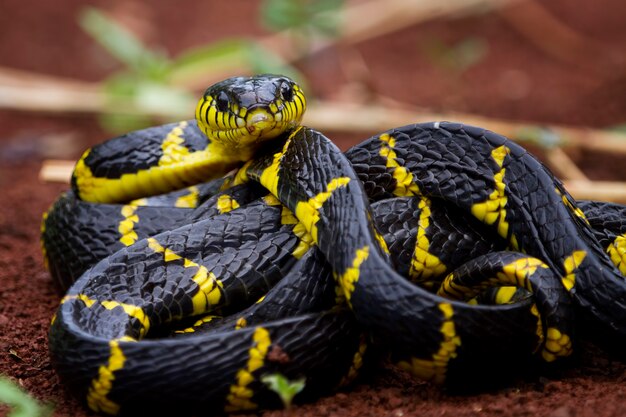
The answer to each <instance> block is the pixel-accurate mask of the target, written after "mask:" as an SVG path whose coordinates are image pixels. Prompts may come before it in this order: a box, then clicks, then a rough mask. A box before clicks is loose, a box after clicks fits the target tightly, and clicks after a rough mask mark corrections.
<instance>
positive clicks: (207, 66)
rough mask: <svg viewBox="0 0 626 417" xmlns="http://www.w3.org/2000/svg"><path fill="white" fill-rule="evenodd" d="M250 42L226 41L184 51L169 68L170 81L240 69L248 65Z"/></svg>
mask: <svg viewBox="0 0 626 417" xmlns="http://www.w3.org/2000/svg"><path fill="white" fill-rule="evenodd" d="M249 50H250V41H248V40H246V39H226V40H223V41H218V42H215V43H212V44H209V45H204V46H201V47H198V48H194V49H190V50H188V51H185V52H184V53H183V54H181V55H180V56H178V57H177V58H176V59H175V60H174V61H173V62H172V64H171V67H170V80H171V81H178V82H180V81H181V80H185V79H195V78H198V76H199V75H201V74H203V73H208V72H222V71H227V70H230V69H234V68H241V67H243V66H245V65H246V64H247V63H248V59H249Z"/></svg>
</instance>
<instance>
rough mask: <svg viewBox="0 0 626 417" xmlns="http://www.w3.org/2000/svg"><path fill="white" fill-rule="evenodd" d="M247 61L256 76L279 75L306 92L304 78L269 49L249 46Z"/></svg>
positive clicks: (256, 45)
mask: <svg viewBox="0 0 626 417" xmlns="http://www.w3.org/2000/svg"><path fill="white" fill-rule="evenodd" d="M248 59H249V62H250V66H251V67H252V72H254V73H256V74H280V75H286V76H287V77H289V78H291V79H293V80H294V81H296V82H297V83H298V84H300V86H301V87H302V88H304V89H305V90H306V87H307V86H306V77H305V76H304V75H303V74H302V73H301V72H300V71H298V70H297V69H296V67H293V66H291V65H288V64H285V62H284V61H283V60H282V59H281V58H280V57H279V56H278V55H276V54H274V53H273V52H272V51H270V50H269V49H266V48H264V47H263V46H262V45H260V44H250V48H249V49H248Z"/></svg>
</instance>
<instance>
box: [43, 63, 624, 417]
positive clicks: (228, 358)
mask: <svg viewBox="0 0 626 417" xmlns="http://www.w3.org/2000/svg"><path fill="white" fill-rule="evenodd" d="M304 108H305V99H304V96H303V94H302V91H301V89H300V88H299V87H298V86H297V85H296V84H295V83H294V82H293V81H291V80H289V79H287V78H285V77H279V76H269V75H264V76H257V77H251V78H234V79H229V80H226V81H223V82H221V83H218V84H216V85H214V86H212V87H210V88H209V89H208V90H207V92H206V93H205V95H204V97H203V98H202V99H201V100H200V103H199V104H198V108H197V112H196V119H197V124H196V122H195V121H188V122H181V123H178V124H172V125H166V126H162V127H156V128H150V129H146V130H144V131H138V132H133V133H131V134H129V135H126V136H124V137H121V138H116V139H113V140H111V141H109V142H106V143H105V144H103V145H100V146H98V147H96V148H94V149H92V150H90V151H87V152H86V153H85V155H83V157H82V158H81V159H80V161H79V162H78V163H77V166H76V170H75V174H74V177H73V191H72V192H70V193H68V194H66V195H64V196H62V197H61V198H60V199H59V200H58V201H57V202H56V203H55V204H54V206H53V207H52V209H51V210H50V211H49V212H48V213H47V214H46V215H45V216H44V223H43V226H42V230H43V233H42V240H43V246H44V253H45V255H46V258H47V261H48V264H49V267H50V270H51V272H52V274H53V276H54V277H55V280H56V281H57V282H58V283H59V285H60V287H62V288H63V289H66V288H68V287H69V289H68V291H67V293H66V295H65V297H64V298H63V300H62V302H61V306H60V307H59V310H58V312H57V313H56V315H55V318H54V319H53V323H52V326H51V329H50V352H51V355H52V358H53V362H54V363H55V366H56V368H57V370H58V372H59V374H60V375H61V377H62V379H63V380H64V381H65V382H66V383H67V385H68V386H70V388H71V389H72V390H73V391H74V392H75V393H76V394H77V395H78V396H79V397H81V398H83V399H85V401H86V403H87V404H88V406H89V407H90V408H91V409H93V410H95V411H99V412H104V413H108V414H117V413H119V412H123V413H132V412H133V411H138V410H141V411H142V412H146V410H150V411H151V412H153V413H165V414H167V413H172V412H177V413H182V412H189V413H199V412H202V413H209V412H216V413H219V412H223V411H227V412H230V411H241V410H251V409H255V408H257V407H274V406H278V405H279V404H280V401H279V399H278V396H276V395H275V393H272V392H271V391H270V390H269V388H268V387H267V386H266V385H265V384H264V383H263V379H264V377H265V376H267V375H276V374H280V375H282V376H283V377H286V378H287V379H290V380H294V379H297V378H300V377H305V378H306V382H305V388H304V390H303V391H302V393H300V394H299V395H298V397H297V398H298V399H300V400H306V399H307V398H313V397H315V396H318V395H320V394H322V393H324V392H328V391H329V390H330V389H333V388H335V387H338V386H343V385H346V384H348V383H350V382H351V381H352V380H353V379H354V378H355V376H356V375H357V374H358V373H359V372H360V371H361V368H362V366H363V363H364V362H366V357H367V354H368V352H369V350H370V348H369V347H368V346H370V344H371V342H372V341H374V342H375V344H376V342H382V343H380V344H382V345H383V346H384V347H385V348H386V349H387V350H388V351H389V352H390V358H391V360H392V361H393V362H395V363H397V364H398V365H399V366H400V367H401V368H403V369H406V370H409V371H411V372H412V373H414V374H415V375H417V376H419V377H421V378H425V379H428V380H432V381H435V382H447V383H450V384H460V385H463V384H464V383H467V382H468V381H477V380H479V379H486V380H489V379H490V378H494V377H495V376H497V374H498V373H501V372H504V370H503V364H505V363H506V364H510V362H511V358H518V359H517V362H518V363H519V364H524V363H528V361H529V360H534V359H532V358H533V357H535V358H540V360H542V361H546V362H553V361H555V360H557V359H560V358H564V357H567V356H568V355H570V354H571V352H572V338H573V337H574V336H575V332H576V331H577V329H578V328H579V326H577V325H576V323H577V322H579V321H581V320H582V321H584V322H589V323H592V324H593V327H594V328H595V329H596V333H597V334H600V335H604V336H606V337H607V338H611V339H612V341H613V343H615V344H618V345H620V346H623V345H624V344H625V343H624V342H626V313H625V311H624V306H626V283H625V282H624V279H623V278H622V276H621V273H620V270H619V269H618V268H619V267H620V266H621V265H622V264H621V254H622V253H624V252H625V251H624V250H623V248H624V244H623V243H622V240H620V239H623V237H622V234H623V233H625V232H626V227H624V225H623V224H622V221H621V218H623V217H621V211H622V210H623V209H622V207H621V206H617V205H610V204H604V205H603V203H591V202H590V203H582V204H580V206H579V203H577V202H576V201H574V199H572V198H571V197H570V196H569V194H567V192H566V191H565V190H564V189H563V187H562V185H561V183H560V182H559V181H558V180H556V179H555V178H554V177H553V176H552V175H551V173H550V172H549V171H548V170H547V169H546V168H545V167H543V166H542V165H541V164H540V163H539V162H537V161H536V160H535V159H534V158H533V157H532V156H531V155H530V154H528V153H527V152H526V151H525V150H524V149H522V148H521V147H519V146H518V145H516V144H515V143H513V142H511V141H509V140H508V139H506V138H504V137H502V136H499V135H497V134H495V133H492V132H489V131H485V130H483V129H479V128H475V127H470V126H464V125H460V124H453V123H426V124H416V125H410V126H405V127H401V128H396V129H392V130H390V131H388V132H385V133H383V134H380V135H377V136H374V137H372V138H370V139H368V140H367V141H365V142H363V143H361V144H360V145H357V146H356V147H354V148H352V149H351V150H349V151H347V152H346V153H345V154H344V153H342V152H340V151H339V150H338V149H337V148H336V147H335V146H334V145H333V144H332V143H331V142H330V141H329V140H328V139H327V138H326V137H325V136H324V135H322V134H321V133H320V132H317V131H315V130H313V129H311V128H308V127H302V126H299V122H300V119H301V117H302V113H303V111H304ZM201 132H203V133H204V134H202V133H201ZM205 135H206V136H205ZM233 168H237V173H236V175H231V176H227V177H224V178H221V179H216V180H212V181H209V180H210V179H211V178H215V177H221V176H223V175H224V173H225V171H228V170H230V169H233ZM198 181H209V182H206V183H205V184H203V185H199V186H195V187H192V188H190V189H186V190H183V191H177V192H174V193H171V194H169V195H166V196H163V197H146V195H147V194H151V193H160V192H166V191H169V190H170V189H174V188H180V187H184V186H186V185H189V184H190V183H193V182H198ZM131 200H132V201H131ZM112 203H117V204H112ZM146 204H151V205H152V206H145V205H146ZM166 206H167V207H166ZM176 206H192V207H193V206H197V207H196V208H188V209H181V208H177V207H176ZM581 207H582V209H581ZM585 212H586V213H587V215H585ZM607 212H610V213H612V216H613V217H610V216H609V217H607ZM599 241H600V242H602V245H604V247H603V246H602V245H601V244H600V243H599ZM507 250H513V251H514V252H509V251H507ZM607 252H608V253H607ZM611 260H613V262H611ZM92 264H95V265H93V266H92ZM615 265H618V266H615ZM403 275H404V276H403ZM405 276H406V277H405ZM74 281H75V282H74ZM493 287H501V289H499V290H498V289H496V290H493V289H491V290H490V288H493ZM530 294H532V297H531V296H530ZM574 313H576V319H577V320H576V321H575V320H574ZM510 369H511V367H507V368H506V370H507V371H510Z"/></svg>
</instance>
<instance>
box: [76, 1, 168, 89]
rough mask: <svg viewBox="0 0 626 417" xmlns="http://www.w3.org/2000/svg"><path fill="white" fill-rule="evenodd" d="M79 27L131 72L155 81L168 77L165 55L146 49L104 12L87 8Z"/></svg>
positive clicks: (80, 17) (81, 15) (81, 14)
mask: <svg viewBox="0 0 626 417" xmlns="http://www.w3.org/2000/svg"><path fill="white" fill-rule="evenodd" d="M79 23H80V26H81V27H82V28H83V30H84V31H85V32H87V33H88V34H89V35H91V37H92V38H94V39H95V40H96V41H97V42H98V43H99V44H100V45H101V46H102V47H103V48H104V49H106V50H107V51H108V52H109V53H110V54H111V55H112V56H113V57H115V58H117V59H118V60H119V61H121V62H122V63H123V64H125V65H126V66H128V67H129V68H130V69H131V70H133V71H136V72H138V73H141V74H142V75H143V76H145V77H149V78H152V79H161V78H163V77H164V76H165V75H166V74H167V71H168V67H169V64H168V60H167V57H165V55H163V54H157V53H155V52H153V51H151V50H149V49H148V48H146V47H145V46H144V45H143V43H142V42H141V41H140V40H139V39H137V37H136V36H135V35H133V34H132V33H131V32H130V31H128V30H127V29H126V28H124V27H123V26H122V25H120V24H119V23H117V22H116V21H115V20H113V19H111V18H110V17H108V16H107V15H106V14H105V13H103V12H101V11H100V10H98V9H96V8H94V7H86V8H84V9H83V10H82V11H81V13H80V16H79Z"/></svg>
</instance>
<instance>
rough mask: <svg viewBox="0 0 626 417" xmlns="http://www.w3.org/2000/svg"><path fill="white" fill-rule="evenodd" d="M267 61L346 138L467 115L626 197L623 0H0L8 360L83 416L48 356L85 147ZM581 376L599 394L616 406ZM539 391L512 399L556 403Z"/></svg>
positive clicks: (182, 110) (327, 128)
mask: <svg viewBox="0 0 626 417" xmlns="http://www.w3.org/2000/svg"><path fill="white" fill-rule="evenodd" d="M265 72H270V73H283V74H287V75H290V76H292V77H294V78H295V79H297V80H298V81H299V82H300V83H301V84H302V85H303V86H304V88H305V91H306V93H307V94H308V97H309V103H310V107H309V110H308V112H307V114H306V115H305V123H306V124H308V125H310V126H312V127H315V128H317V129H319V130H321V131H323V132H324V133H325V134H326V135H327V136H329V137H330V138H331V139H333V140H334V141H335V142H336V143H337V144H338V145H339V146H340V147H341V148H343V149H346V148H347V147H349V146H351V145H353V144H355V143H357V142H359V141H361V140H363V139H365V138H367V137H368V136H370V135H372V134H374V133H377V132H381V131H383V130H385V129H388V128H391V127H395V126H399V125H403V124H407V123H414V122H426V121H433V120H451V121H459V122H463V123H467V124H473V125H479V126H482V127H485V128H488V129H491V130H494V131H496V132H498V133H501V134H504V135H506V136H509V137H511V138H512V139H515V140H517V141H519V142H521V143H522V144H523V145H524V146H526V147H529V148H530V149H531V150H532V152H533V153H536V154H537V155H538V156H539V157H540V158H541V160H542V161H543V162H544V163H546V164H547V165H548V166H549V167H550V168H551V169H552V170H553V171H554V172H555V173H556V174H557V176H559V177H560V178H562V179H563V180H564V181H565V184H566V186H567V188H568V190H569V191H570V192H571V193H572V194H573V195H574V196H575V197H577V198H594V199H603V200H612V201H618V202H625V203H626V163H624V162H625V161H626V2H624V1H623V0H598V1H593V2H590V1H583V0H552V1H549V2H548V1H540V0H517V1H516V0H446V1H441V0H262V1H250V0H228V1H225V0H219V1H201V0H188V1H184V2H183V1H179V2H174V1H170V0H153V1H150V2H148V1H137V0H109V1H104V0H102V1H80V0H57V1H54V2H52V1H44V0H0V189H1V190H2V191H3V194H2V204H0V249H1V250H0V282H2V286H1V288H0V351H1V352H2V355H0V374H6V375H9V376H10V377H11V378H12V379H13V380H14V381H16V382H17V383H18V384H19V385H21V386H22V387H24V388H26V389H27V390H28V391H29V392H30V393H32V394H34V395H35V396H36V397H37V398H39V399H44V400H46V401H48V400H51V401H53V402H54V403H56V404H57V405H58V408H57V410H61V411H63V410H65V411H63V412H64V413H66V414H59V415H74V416H76V415H82V414H81V413H82V411H81V410H82V408H81V407H80V406H78V405H77V404H76V403H75V402H74V400H73V399H71V398H68V397H67V396H65V394H63V390H62V389H61V388H60V387H59V386H58V382H57V380H56V376H55V375H54V373H53V372H52V370H51V366H50V363H49V359H48V355H47V343H46V332H47V328H48V325H49V319H50V316H51V314H52V312H53V311H54V309H55V308H56V306H57V305H58V299H59V295H58V294H56V293H55V291H54V289H53V287H52V285H51V283H50V278H49V276H48V274H47V273H46V272H45V270H44V268H43V265H42V261H41V254H40V252H39V243H38V235H39V222H40V219H41V213H42V212H43V211H44V210H45V209H46V207H48V206H49V205H50V204H51V202H52V201H53V200H54V199H55V198H56V196H58V194H59V193H60V192H62V191H64V190H66V189H67V187H68V185H67V180H68V178H69V172H70V170H71V168H72V165H73V162H72V161H73V160H75V159H76V158H78V157H79V156H80V154H81V153H82V151H83V150H84V149H85V148H86V147H88V146H91V145H93V144H95V143H97V142H100V141H102V140H104V139H106V138H108V137H111V136H113V135H117V134H120V133H123V132H126V131H129V130H132V129H138V128H141V127H145V126H150V125H155V124H158V123H165V122H167V121H173V120H181V119H190V118H192V117H193V114H194V108H195V104H196V102H197V100H198V98H199V96H200V94H201V92H202V91H203V90H204V89H205V88H206V87H207V86H208V85H210V84H212V83H213V82H215V81H218V80H220V79H222V78H225V77H228V76H233V75H242V74H253V73H265ZM26 304H27V305H28V307H27V308H25V307H24V306H25V305H26ZM601 368H602V369H605V368H606V369H609V368H612V367H609V366H608V365H607V366H604V365H603V366H602V367H601ZM618 369H621V368H618ZM581 372H582V373H581V375H585V374H584V372H587V371H586V370H584V369H583V371H581ZM607 372H608V371H607ZM625 375H626V374H625ZM396 381H399V382H397V385H398V386H402V387H404V386H406V383H405V382H403V380H402V379H399V380H396ZM382 384H383V385H380V386H376V385H374V386H373V387H374V388H373V389H372V391H367V389H365V390H363V391H362V392H363V393H364V394H363V395H364V396H365V398H370V397H372V398H377V397H376V395H378V394H377V393H378V392H379V391H381V392H382V389H381V388H380V387H381V386H385V387H386V386H387V385H388V380H385V379H383V383H382ZM574 384H576V381H575V380H574ZM582 386H583V387H585V388H584V389H585V395H580V401H583V400H584V401H586V402H588V403H589V404H592V405H593V407H592V408H594V407H595V405H594V404H597V405H598V407H600V408H602V406H604V407H605V408H606V405H607V404H612V403H615V401H613V400H605V399H604V398H605V397H604V396H603V393H605V392H608V394H610V392H611V390H603V389H602V388H601V387H600V388H599V390H600V391H593V390H588V389H587V387H588V386H587V385H582ZM377 387H378V388H377ZM422 388H423V387H419V390H420V391H418V392H421V389H422ZM403 389H404V388H403ZM398 390H400V388H398ZM533 390H534V388H532V387H531V388H530V389H529V390H526V391H524V390H522V391H521V394H520V395H521V396H524V401H519V402H514V404H512V405H511V404H509V405H507V406H506V408H507V409H508V408H511V409H516V407H518V408H519V407H526V405H527V404H528V403H531V402H532V403H533V404H535V405H536V406H537V407H539V406H540V405H541V404H545V403H546V402H544V401H541V398H537V396H536V395H535V394H534V391H533ZM558 391H563V392H570V390H569V389H563V390H561V389H559V390H558ZM6 392H7V391H5V390H4V389H3V388H2V387H0V414H2V412H3V411H5V410H6V408H3V406H2V404H1V403H2V402H3V401H4V402H8V400H6V398H7V397H6V396H4V397H3V395H4V394H6ZM437 392H438V391H437V390H436V389H435V390H431V391H429V392H428V394H427V395H426V394H416V398H418V399H419V398H422V397H423V398H422V400H423V399H425V398H429V397H428V396H432V398H434V401H435V402H438V401H440V400H441V394H438V393H437ZM571 392H572V393H577V392H579V391H576V390H571ZM608 394H607V395H608ZM394 395H395V394H394ZM576 395H578V394H576ZM620 395H622V396H623V394H620ZM512 398H513V400H515V398H516V397H515V396H514V397H512ZM575 400H576V399H575V398H572V399H571V401H575ZM452 401H457V400H452ZM467 401H469V402H472V401H474V400H473V399H472V398H469V399H467ZM594 401H596V402H594ZM382 404H385V402H384V401H383V402H382ZM472 404H473V403H472ZM484 404H485V405H484V408H480V407H479V408H476V407H475V404H474V405H472V407H474V408H472V409H474V410H476V409H478V411H481V410H482V411H486V410H488V409H491V408H490V407H492V406H491V400H485V403H484ZM547 404H548V407H549V404H550V402H549V401H548V402H547ZM553 404H554V402H553ZM585 404H587V403H585ZM541 406H542V407H544V406H545V405H541ZM437 407H438V405H437ZM481 407H482V406H481ZM494 407H495V406H494ZM590 407H591V406H590ZM460 409H467V404H465V403H463V402H461V403H460V405H459V410H460ZM493 409H494V410H495V411H494V415H500V414H497V413H498V412H499V411H498V410H497V409H495V408H493ZM437 410H438V409H437ZM529 410H530V409H529ZM594 410H595V408H594ZM500 411H501V410H500ZM557 411H558V410H557ZM436 412H437V413H438V414H437V415H442V413H439V411H436ZM544 414H545V415H548V414H549V413H548V412H546V413H544ZM316 415H320V413H318V414H316ZM464 415H465V414H464ZM483 415H486V414H484V413H483ZM555 415H556V414H555ZM559 415H564V414H559ZM567 415H569V414H567ZM616 415H619V414H616Z"/></svg>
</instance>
